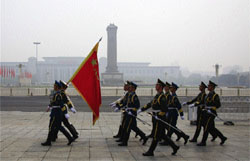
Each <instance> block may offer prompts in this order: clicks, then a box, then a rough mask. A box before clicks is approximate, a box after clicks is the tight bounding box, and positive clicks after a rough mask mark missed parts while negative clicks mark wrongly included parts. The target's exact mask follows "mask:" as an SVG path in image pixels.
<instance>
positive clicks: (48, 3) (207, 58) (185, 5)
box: [1, 0, 250, 71]
mask: <svg viewBox="0 0 250 161" xmlns="http://www.w3.org/2000/svg"><path fill="white" fill-rule="evenodd" d="M249 15H250V5H249V0H1V61H27V58H28V57H31V56H35V46H34V45H33V42H34V41H40V42H41V45H39V59H40V60H41V58H42V57H48V56H86V55H87V54H88V53H89V51H90V50H91V48H92V47H93V46H94V44H95V43H96V42H97V41H98V39H99V38H100V37H101V36H102V37H103V41H102V42H101V43H100V46H99V53H98V55H99V57H103V56H104V57H106V55H107V33H106V27H107V26H108V25H109V24H110V23H114V24H115V25H117V26H118V31H117V39H118V42H117V44H118V61H119V62H151V63H152V65H164V66H167V65H180V66H181V67H187V68H188V69H189V70H191V71H197V70H198V71H202V70H204V71H212V70H214V69H213V65H214V64H215V63H219V64H221V65H222V66H223V67H226V66H233V65H241V66H243V69H244V70H249V66H250V49H249V48H250V42H249V31H250V21H249V20H250V19H249V18H250V16H249Z"/></svg>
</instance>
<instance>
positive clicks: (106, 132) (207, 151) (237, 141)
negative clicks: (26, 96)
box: [0, 111, 250, 161]
mask: <svg viewBox="0 0 250 161" xmlns="http://www.w3.org/2000/svg"><path fill="white" fill-rule="evenodd" d="M0 117H1V129H0V130H1V138H0V141H1V146H0V156H1V158H0V160H1V161H78V160H79V161H97V160H100V161H134V160H139V161H150V160H154V161H157V160H164V161H172V160H173V161H249V159H250V156H249V155H250V149H249V147H250V137H249V133H250V126H249V125H250V122H249V121H246V122H236V123H235V124H236V125H235V126H225V125H223V123H222V122H216V127H217V128H218V129H219V130H220V131H222V133H223V134H224V135H225V136H227V137H228V140H227V142H226V143H225V145H223V146H220V145H219V143H220V139H217V140H216V141H215V142H210V138H211V137H210V138H208V141H207V146H206V147H197V146H196V145H195V144H193V143H188V144H187V145H185V146H184V145H183V140H180V141H179V142H176V143H177V145H179V146H180V150H179V151H178V152H177V155H176V156H172V155H171V152H172V149H171V148H170V147H169V146H157V148H156V151H155V156H154V157H144V156H142V153H143V152H145V151H147V150H148V148H149V145H150V141H148V143H147V144H146V145H145V146H142V145H141V142H139V138H135V137H134V136H135V134H134V133H133V132H131V135H130V140H129V142H128V147H119V146H118V145H117V143H116V142H115V139H113V135H115V134H116V133H117V131H118V127H119V123H120V113H108V112H104V113H101V114H100V119H99V120H98V121H97V123H96V125H95V126H92V113H89V112H78V113H77V114H71V118H70V121H71V122H72V123H73V125H74V126H75V127H76V129H77V131H78V132H79V138H78V139H77V141H76V142H74V143H73V144H72V145H71V146H67V145H66V144H67V139H66V138H65V137H64V136H63V135H62V134H61V133H59V138H58V140H57V141H56V142H55V143H52V146H51V147H43V146H41V142H44V141H45V140H46V137H47V134H48V123H49V113H43V112H5V111H1V112H0ZM139 117H140V118H141V119H143V120H145V121H147V122H149V123H151V118H150V117H149V116H147V115H146V114H145V113H144V114H143V116H139ZM138 126H139V127H140V128H141V129H142V131H144V132H145V133H146V134H149V133H150V131H151V127H150V126H145V125H143V124H141V123H140V122H138ZM178 127H179V128H180V129H181V130H183V131H184V132H185V133H187V134H188V135H190V137H192V136H193V134H194V131H195V126H190V125H189V121H187V120H185V121H182V120H179V121H178ZM201 134H202V133H201ZM175 137H176V136H174V135H173V140H175ZM200 139H201V136H200V137H199V140H200Z"/></svg>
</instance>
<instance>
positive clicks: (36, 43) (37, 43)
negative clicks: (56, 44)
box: [33, 42, 41, 81]
mask: <svg viewBox="0 0 250 161" xmlns="http://www.w3.org/2000/svg"><path fill="white" fill-rule="evenodd" d="M33 44H35V45H36V81H38V77H37V62H38V45H39V44H41V42H33Z"/></svg>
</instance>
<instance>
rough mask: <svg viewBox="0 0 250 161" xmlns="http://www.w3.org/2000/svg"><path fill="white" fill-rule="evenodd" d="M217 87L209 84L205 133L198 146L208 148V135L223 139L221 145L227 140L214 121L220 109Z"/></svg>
mask: <svg viewBox="0 0 250 161" xmlns="http://www.w3.org/2000/svg"><path fill="white" fill-rule="evenodd" d="M216 86H217V84H215V83H214V82H212V81H209V83H208V91H209V93H208V95H207V97H206V98H205V105H206V106H205V114H204V133H203V137H202V141H201V142H200V143H199V144H197V146H206V141H207V137H208V133H213V134H215V135H216V136H218V137H219V138H220V139H221V143H220V145H223V144H224V143H225V141H226V140H227V138H226V137H225V136H224V135H223V134H222V133H221V132H220V131H219V130H218V129H217V128H215V123H214V119H215V117H216V116H217V112H216V110H217V109H218V108H220V106H221V103H220V97H219V95H218V94H216V93H215V91H214V89H215V87H216Z"/></svg>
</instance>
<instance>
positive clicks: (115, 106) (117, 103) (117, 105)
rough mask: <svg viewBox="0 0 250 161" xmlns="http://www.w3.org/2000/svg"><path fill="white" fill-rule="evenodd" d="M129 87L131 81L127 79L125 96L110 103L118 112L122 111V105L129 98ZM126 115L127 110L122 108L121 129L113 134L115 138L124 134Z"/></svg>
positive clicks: (124, 87)
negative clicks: (123, 126)
mask: <svg viewBox="0 0 250 161" xmlns="http://www.w3.org/2000/svg"><path fill="white" fill-rule="evenodd" d="M128 88H129V81H126V82H125V83H124V86H123V90H124V96H122V97H121V98H120V99H118V100H117V101H114V102H113V103H111V104H109V105H110V106H111V107H113V108H114V111H115V112H118V111H120V108H119V107H120V105H122V104H123V102H126V100H127V99H128V95H129V93H128ZM124 116H125V110H122V111H121V123H120V126H119V130H118V133H117V134H116V135H115V136H113V138H120V137H121V135H122V125H123V124H124Z"/></svg>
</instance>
